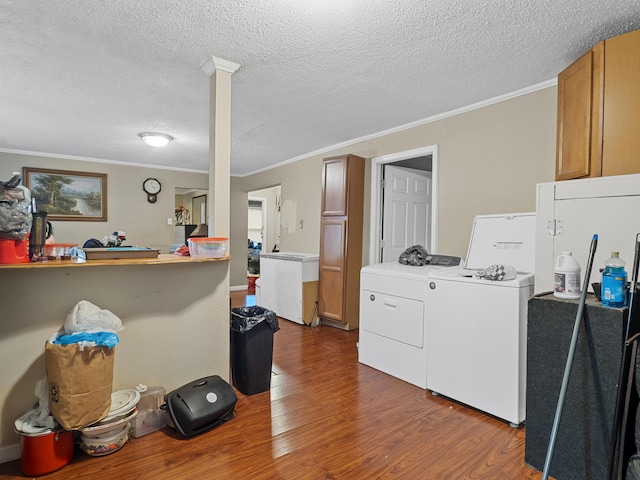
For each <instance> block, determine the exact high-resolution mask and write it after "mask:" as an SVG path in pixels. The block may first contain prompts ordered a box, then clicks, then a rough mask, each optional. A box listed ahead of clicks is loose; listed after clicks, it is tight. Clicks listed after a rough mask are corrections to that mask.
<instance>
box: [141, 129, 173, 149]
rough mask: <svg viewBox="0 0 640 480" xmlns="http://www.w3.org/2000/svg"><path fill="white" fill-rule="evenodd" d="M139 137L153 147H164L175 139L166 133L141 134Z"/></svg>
mask: <svg viewBox="0 0 640 480" xmlns="http://www.w3.org/2000/svg"><path fill="white" fill-rule="evenodd" d="M138 136H139V137H140V138H141V139H142V141H143V142H144V143H146V144H147V145H149V146H151V147H164V146H166V145H167V144H168V143H169V142H170V141H171V140H173V137H172V136H171V135H167V134H166V133H156V132H140V133H139V134H138Z"/></svg>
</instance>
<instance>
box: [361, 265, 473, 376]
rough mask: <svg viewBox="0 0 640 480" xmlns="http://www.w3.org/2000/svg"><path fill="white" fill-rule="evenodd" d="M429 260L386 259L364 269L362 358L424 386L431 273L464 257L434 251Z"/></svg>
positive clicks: (370, 363) (378, 367)
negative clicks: (417, 263)
mask: <svg viewBox="0 0 640 480" xmlns="http://www.w3.org/2000/svg"><path fill="white" fill-rule="evenodd" d="M430 261H431V264H430V265H424V266H420V267H416V266H410V265H402V264H400V263H398V262H387V263H380V264H376V265H369V266H366V267H363V268H362V270H360V332H359V333H360V339H359V347H358V361H359V362H360V363H363V364H365V365H369V366H370V367H373V368H375V369H377V370H380V371H382V372H385V373H388V374H389V375H392V376H394V377H397V378H399V379H401V380H404V381H406V382H409V383H412V384H413V385H416V386H418V387H420V388H426V385H427V360H426V353H425V350H426V348H425V342H426V336H427V332H426V328H425V313H426V310H425V302H426V296H427V290H428V284H427V281H428V280H427V277H428V275H429V273H431V272H435V271H437V270H441V269H443V268H446V267H447V266H454V265H459V264H460V261H461V259H460V258H459V257H447V256H441V255H432V256H431V259H430Z"/></svg>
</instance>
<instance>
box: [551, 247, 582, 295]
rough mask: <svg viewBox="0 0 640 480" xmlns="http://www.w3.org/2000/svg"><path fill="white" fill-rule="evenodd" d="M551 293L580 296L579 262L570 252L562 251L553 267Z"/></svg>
mask: <svg viewBox="0 0 640 480" xmlns="http://www.w3.org/2000/svg"><path fill="white" fill-rule="evenodd" d="M553 277H554V278H553V295H554V296H556V297H559V298H580V293H581V291H580V264H579V263H578V261H577V260H576V259H575V258H574V257H573V255H572V252H562V255H560V256H559V257H558V258H557V259H556V264H555V266H554V268H553Z"/></svg>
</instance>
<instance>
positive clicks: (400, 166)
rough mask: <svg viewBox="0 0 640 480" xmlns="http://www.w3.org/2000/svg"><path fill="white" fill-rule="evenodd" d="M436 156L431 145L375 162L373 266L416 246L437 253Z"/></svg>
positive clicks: (372, 179)
mask: <svg viewBox="0 0 640 480" xmlns="http://www.w3.org/2000/svg"><path fill="white" fill-rule="evenodd" d="M437 157H438V148H437V145H431V146H428V147H422V148H417V149H414V150H407V151H404V152H398V153H394V154H390V155H384V156H381V157H376V158H373V159H372V166H371V233H370V239H369V246H370V248H369V252H370V253H369V263H370V264H375V263H381V262H388V261H394V260H397V258H398V256H399V255H400V253H402V252H403V251H404V250H405V249H406V248H408V247H410V246H412V245H416V244H420V245H423V246H424V247H425V248H427V250H428V251H429V253H437V171H438V169H437V164H438V162H437ZM403 192H404V193H403ZM398 195H399V196H398Z"/></svg>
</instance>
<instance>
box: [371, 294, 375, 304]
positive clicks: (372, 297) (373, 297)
mask: <svg viewBox="0 0 640 480" xmlns="http://www.w3.org/2000/svg"><path fill="white" fill-rule="evenodd" d="M369 300H371V301H372V302H375V301H376V296H375V295H373V294H371V295H369Z"/></svg>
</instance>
